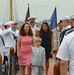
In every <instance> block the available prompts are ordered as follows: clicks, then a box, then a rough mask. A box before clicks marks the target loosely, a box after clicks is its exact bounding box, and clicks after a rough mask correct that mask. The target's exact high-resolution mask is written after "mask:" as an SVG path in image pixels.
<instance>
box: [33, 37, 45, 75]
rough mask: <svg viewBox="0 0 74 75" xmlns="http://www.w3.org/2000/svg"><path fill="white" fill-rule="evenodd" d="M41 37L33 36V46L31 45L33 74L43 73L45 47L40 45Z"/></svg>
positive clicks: (39, 74) (40, 74)
mask: <svg viewBox="0 0 74 75" xmlns="http://www.w3.org/2000/svg"><path fill="white" fill-rule="evenodd" d="M41 42H42V39H41V38H40V37H36V38H35V47H32V73H33V75H43V74H42V73H43V69H44V66H45V49H44V48H43V47H41V46H40V45H41Z"/></svg>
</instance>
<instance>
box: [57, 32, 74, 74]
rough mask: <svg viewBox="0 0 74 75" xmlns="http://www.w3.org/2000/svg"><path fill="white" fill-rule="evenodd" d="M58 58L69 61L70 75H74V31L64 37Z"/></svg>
mask: <svg viewBox="0 0 74 75" xmlns="http://www.w3.org/2000/svg"><path fill="white" fill-rule="evenodd" d="M56 57H57V58H59V59H61V60H64V61H69V62H70V63H69V71H70V75H74V31H73V32H71V33H70V34H68V35H67V36H65V37H64V39H63V41H62V43H61V45H60V47H59V50H58V53H57V56H56Z"/></svg>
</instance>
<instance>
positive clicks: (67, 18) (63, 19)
mask: <svg viewBox="0 0 74 75" xmlns="http://www.w3.org/2000/svg"><path fill="white" fill-rule="evenodd" d="M65 20H70V16H65V17H63V18H62V21H65Z"/></svg>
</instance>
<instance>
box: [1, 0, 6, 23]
mask: <svg viewBox="0 0 74 75" xmlns="http://www.w3.org/2000/svg"><path fill="white" fill-rule="evenodd" d="M3 8H5V1H4V0H3ZM3 8H2V22H4V9H3Z"/></svg>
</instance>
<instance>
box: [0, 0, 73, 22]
mask: <svg viewBox="0 0 74 75" xmlns="http://www.w3.org/2000/svg"><path fill="white" fill-rule="evenodd" d="M9 1H10V0H0V5H1V6H0V21H1V22H6V21H8V20H9V16H10V14H9V11H10V8H9ZM28 3H29V4H30V14H31V16H33V17H36V18H37V19H36V21H37V22H39V21H42V20H45V19H49V20H50V17H51V15H52V13H53V11H54V8H55V6H56V7H57V20H58V21H59V19H61V18H63V17H64V16H67V15H69V16H70V15H74V0H13V19H14V20H15V21H17V20H18V21H24V20H25V16H26V12H27V7H28V5H27V4H28Z"/></svg>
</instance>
